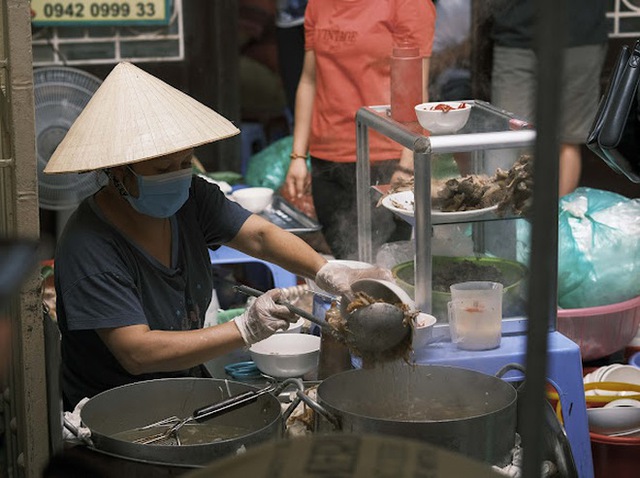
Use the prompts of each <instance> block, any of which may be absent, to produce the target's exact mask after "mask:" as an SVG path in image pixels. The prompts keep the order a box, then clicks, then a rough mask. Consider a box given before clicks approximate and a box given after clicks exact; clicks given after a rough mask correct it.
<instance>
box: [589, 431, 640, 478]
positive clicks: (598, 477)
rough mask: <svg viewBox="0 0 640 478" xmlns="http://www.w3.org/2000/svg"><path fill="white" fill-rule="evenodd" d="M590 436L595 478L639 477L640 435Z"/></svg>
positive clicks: (590, 434)
mask: <svg viewBox="0 0 640 478" xmlns="http://www.w3.org/2000/svg"><path fill="white" fill-rule="evenodd" d="M589 436H590V438H591V452H592V455H593V475H594V478H612V477H615V478H637V476H638V457H640V437H612V436H607V435H599V434H597V433H589Z"/></svg>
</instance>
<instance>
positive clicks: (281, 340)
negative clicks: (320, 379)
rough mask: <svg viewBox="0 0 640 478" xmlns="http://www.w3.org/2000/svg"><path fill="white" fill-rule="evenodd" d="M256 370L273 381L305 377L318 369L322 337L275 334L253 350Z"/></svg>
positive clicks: (251, 348)
mask: <svg viewBox="0 0 640 478" xmlns="http://www.w3.org/2000/svg"><path fill="white" fill-rule="evenodd" d="M249 353H250V354H251V359H252V360H253V361H254V362H255V364H256V367H258V369H259V370H260V371H261V372H262V373H264V374H266V375H270V376H271V377H276V378H290V377H301V376H303V375H304V374H306V373H308V372H311V371H312V370H313V369H314V368H316V367H317V366H318V359H319V357H320V337H317V336H315V335H309V334H274V335H272V336H271V337H269V338H266V339H264V340H262V341H260V342H258V343H256V344H253V345H252V346H251V347H250V348H249Z"/></svg>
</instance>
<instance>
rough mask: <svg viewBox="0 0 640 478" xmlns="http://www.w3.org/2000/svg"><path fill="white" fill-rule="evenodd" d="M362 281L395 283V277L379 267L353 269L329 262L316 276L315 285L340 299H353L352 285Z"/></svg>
mask: <svg viewBox="0 0 640 478" xmlns="http://www.w3.org/2000/svg"><path fill="white" fill-rule="evenodd" d="M360 279H382V280H388V281H392V282H393V275H392V274H391V271H390V270H388V269H383V268H382V267H377V266H371V267H367V268H364V269H353V268H351V267H349V266H346V265H344V264H338V263H335V262H327V263H326V264H325V265H324V266H322V267H321V268H320V270H319V271H318V273H317V274H316V277H315V283H316V284H317V285H318V287H320V288H321V289H322V290H324V291H326V292H329V293H330V294H334V295H337V296H338V297H340V296H342V295H344V296H346V297H347V298H349V299H352V298H353V292H352V291H351V284H353V283H354V282H355V281H357V280H360Z"/></svg>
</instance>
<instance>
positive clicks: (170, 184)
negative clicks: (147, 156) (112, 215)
mask: <svg viewBox="0 0 640 478" xmlns="http://www.w3.org/2000/svg"><path fill="white" fill-rule="evenodd" d="M129 169H130V170H131V172H132V173H133V174H134V175H135V177H136V180H137V181H138V197H137V198H136V197H133V196H131V195H130V194H129V195H127V196H125V197H126V198H127V201H129V204H131V206H133V208H134V209H135V210H136V211H138V212H139V213H142V214H146V215H147V216H152V217H158V218H165V217H170V216H173V215H174V214H175V213H176V212H178V209H180V208H181V207H182V205H183V204H184V203H185V202H186V201H187V199H188V198H189V188H190V187H191V176H192V171H191V168H187V169H181V170H180V171H173V172H171V173H164V174H156V175H154V176H142V175H140V174H136V173H135V171H134V170H133V169H131V168H129Z"/></svg>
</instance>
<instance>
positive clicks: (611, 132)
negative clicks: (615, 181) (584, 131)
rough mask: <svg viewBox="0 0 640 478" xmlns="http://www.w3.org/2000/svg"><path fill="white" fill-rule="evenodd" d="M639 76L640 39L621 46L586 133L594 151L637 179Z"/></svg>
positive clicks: (639, 180)
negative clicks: (633, 43)
mask: <svg viewBox="0 0 640 478" xmlns="http://www.w3.org/2000/svg"><path fill="white" fill-rule="evenodd" d="M639 80H640V41H638V42H636V44H635V46H634V47H633V50H631V49H630V48H629V46H627V45H624V46H623V47H622V50H621V51H620V55H619V56H618V61H617V62H616V65H615V68H614V70H613V72H612V74H611V77H610V79H609V85H608V86H607V91H606V93H605V95H604V96H603V98H602V100H601V101H600V106H599V107H598V113H597V114H596V118H595V120H594V122H593V125H592V126H591V131H590V132H589V135H588V137H587V146H588V147H589V148H590V149H591V150H592V151H593V152H594V153H596V154H597V155H598V156H600V157H601V158H602V159H603V160H604V161H605V162H606V163H607V164H608V165H609V167H611V168H612V169H613V170H614V171H617V172H618V173H621V174H624V175H625V176H627V177H628V178H629V179H630V180H631V181H633V182H635V183H640V121H639V119H638V112H639V111H638V98H637V90H638V81H639Z"/></svg>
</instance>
